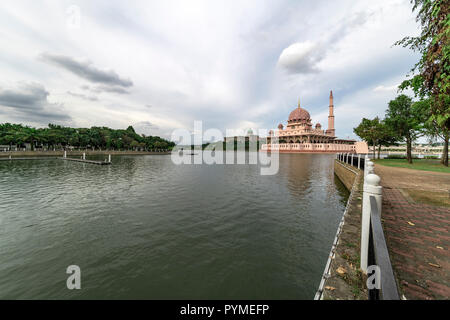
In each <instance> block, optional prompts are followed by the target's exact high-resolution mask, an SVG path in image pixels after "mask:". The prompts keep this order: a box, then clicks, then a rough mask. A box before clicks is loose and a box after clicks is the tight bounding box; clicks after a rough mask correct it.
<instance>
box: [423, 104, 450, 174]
mask: <svg viewBox="0 0 450 320" xmlns="http://www.w3.org/2000/svg"><path fill="white" fill-rule="evenodd" d="M431 103H433V102H432V100H431V99H430V98H428V99H424V100H420V101H418V102H416V103H415V104H416V106H415V107H416V108H418V109H420V110H421V111H420V112H421V113H423V114H424V117H425V119H426V121H425V123H424V133H425V135H426V136H427V137H428V140H429V142H430V143H431V144H433V143H434V142H436V141H438V140H442V141H443V143H444V148H443V150H442V157H441V163H442V164H444V165H447V166H448V140H449V136H450V130H449V129H448V128H445V127H444V128H442V127H441V126H439V124H438V123H437V121H436V119H435V117H432V115H431V108H430V104H431Z"/></svg>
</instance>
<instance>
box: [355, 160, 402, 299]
mask: <svg viewBox="0 0 450 320" xmlns="http://www.w3.org/2000/svg"><path fill="white" fill-rule="evenodd" d="M365 164H366V165H365V168H364V187H363V197H362V217H361V263H360V264H361V270H362V271H363V272H364V273H366V274H367V275H368V277H369V279H368V280H367V286H368V289H369V299H371V300H398V299H399V296H398V291H397V283H396V281H395V277H394V273H393V271H392V265H391V261H390V258H389V252H388V249H387V245H386V240H385V237H384V231H383V226H382V224H381V208H382V191H383V188H382V187H381V185H380V182H381V179H380V177H379V176H377V175H376V174H375V173H374V164H373V162H372V161H370V160H369V158H368V157H366V158H365Z"/></svg>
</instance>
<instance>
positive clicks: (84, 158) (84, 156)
mask: <svg viewBox="0 0 450 320" xmlns="http://www.w3.org/2000/svg"><path fill="white" fill-rule="evenodd" d="M83 160H86V153H85V152H83Z"/></svg>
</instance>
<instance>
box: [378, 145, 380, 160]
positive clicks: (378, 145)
mask: <svg viewBox="0 0 450 320" xmlns="http://www.w3.org/2000/svg"><path fill="white" fill-rule="evenodd" d="M380 152H381V143H380V144H379V145H378V159H380Z"/></svg>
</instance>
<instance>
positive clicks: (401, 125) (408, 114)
mask: <svg viewBox="0 0 450 320" xmlns="http://www.w3.org/2000/svg"><path fill="white" fill-rule="evenodd" d="M425 120H426V119H425V115H424V114H423V112H422V110H421V108H418V105H417V104H413V101H412V99H411V98H410V97H408V96H406V95H404V94H402V95H399V96H398V97H397V98H395V99H394V100H391V101H390V102H389V108H388V109H387V110H386V119H385V123H386V125H387V126H388V127H390V129H391V130H392V131H393V132H394V133H395V135H396V136H397V137H398V138H399V139H402V140H404V141H405V142H406V159H407V160H408V163H412V155H411V147H412V142H413V141H414V140H416V139H417V138H418V137H420V136H421V135H423V133H424V128H423V123H424V122H425Z"/></svg>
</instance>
